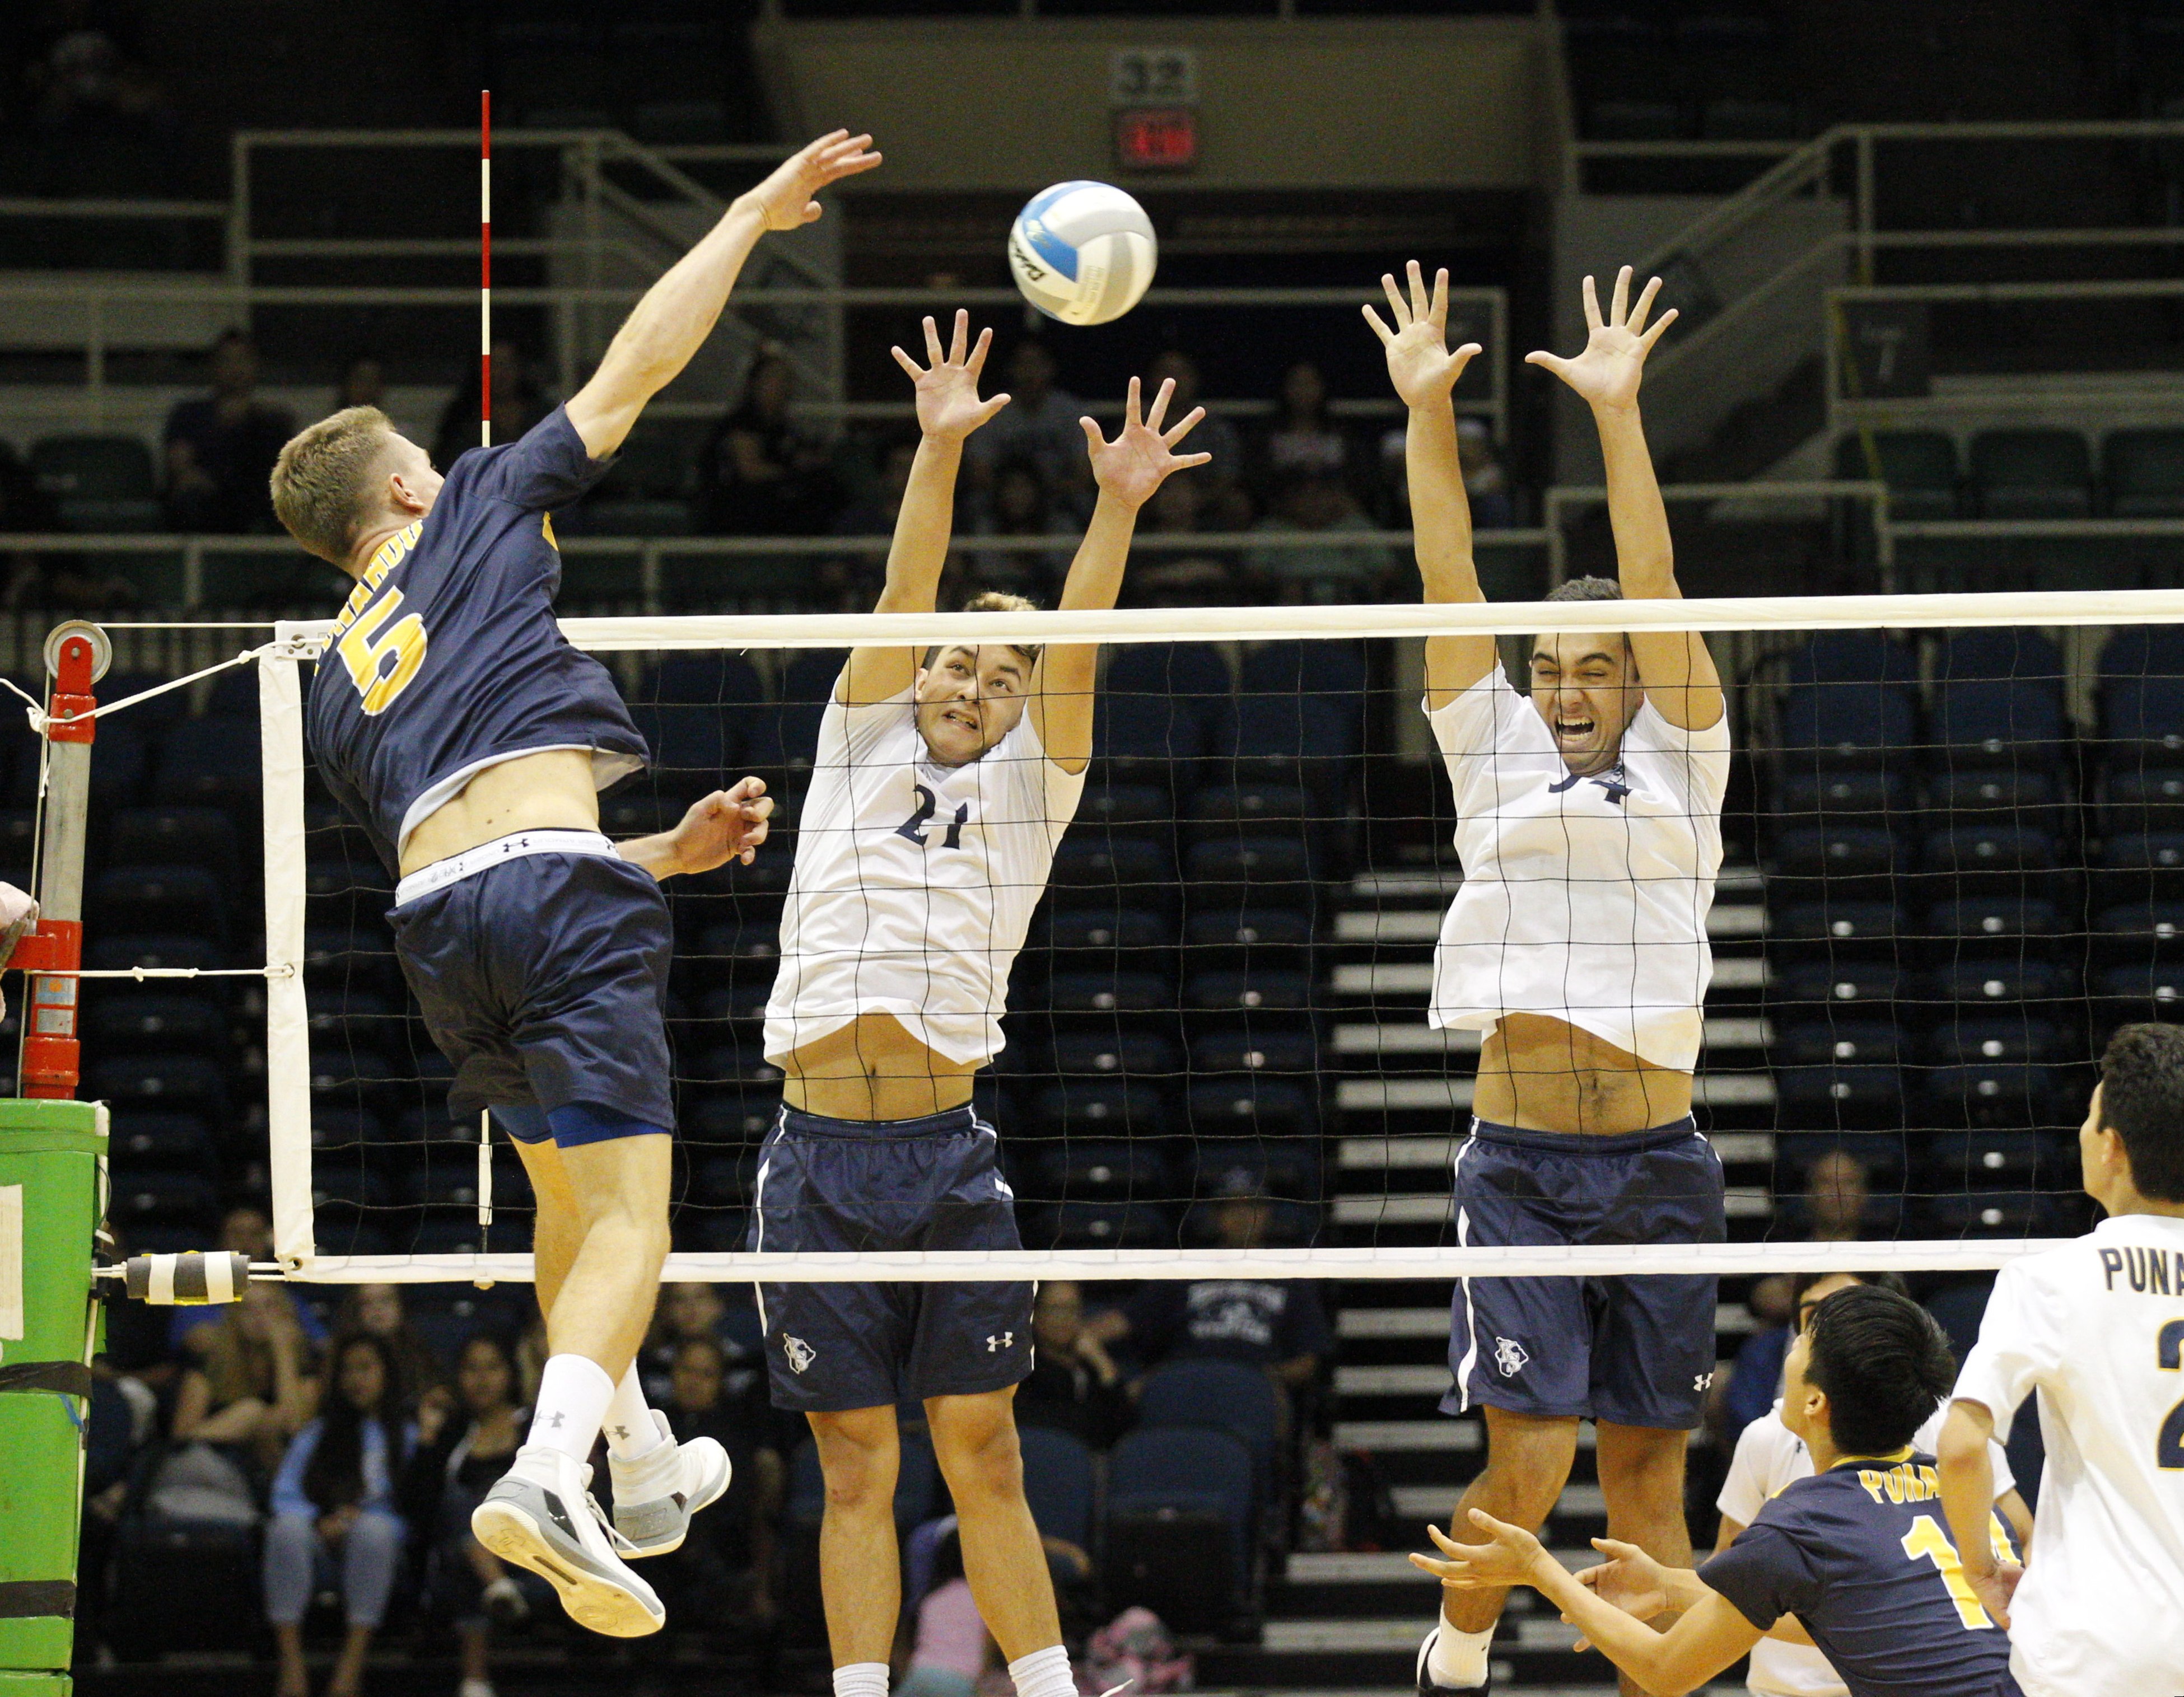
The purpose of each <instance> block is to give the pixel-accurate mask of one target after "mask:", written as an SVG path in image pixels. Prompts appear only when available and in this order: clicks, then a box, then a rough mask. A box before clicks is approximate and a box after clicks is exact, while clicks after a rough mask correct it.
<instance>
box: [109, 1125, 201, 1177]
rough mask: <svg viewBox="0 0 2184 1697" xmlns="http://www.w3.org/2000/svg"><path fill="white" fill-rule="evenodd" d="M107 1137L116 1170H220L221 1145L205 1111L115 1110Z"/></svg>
mask: <svg viewBox="0 0 2184 1697" xmlns="http://www.w3.org/2000/svg"><path fill="white" fill-rule="evenodd" d="M107 1137H108V1139H109V1141H108V1145H107V1147H108V1148H109V1150H110V1151H111V1152H112V1155H113V1160H114V1171H117V1172H133V1171H138V1170H140V1169H145V1168H151V1167H165V1168H168V1169H170V1170H176V1169H179V1170H181V1171H196V1172H216V1171H218V1170H219V1166H220V1155H219V1148H218V1145H217V1144H216V1143H214V1139H213V1135H212V1129H211V1127H210V1124H209V1122H208V1121H207V1120H206V1119H205V1116H203V1115H202V1114H170V1113H167V1112H164V1111H161V1110H151V1111H146V1110H137V1109H131V1110H115V1112H114V1116H113V1118H112V1120H111V1121H110V1122H109V1128H108V1132H107Z"/></svg>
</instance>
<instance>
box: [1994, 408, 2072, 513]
mask: <svg viewBox="0 0 2184 1697" xmlns="http://www.w3.org/2000/svg"><path fill="white" fill-rule="evenodd" d="M1970 462H1971V482H1972V487H1973V490H1974V492H1975V497H1976V499H1977V501H1978V504H1979V512H1980V516H1981V518H1986V519H2082V518H2084V517H2086V516H2087V515H2089V514H2090V513H2091V512H2092V508H2093V494H2092V481H2093V480H2092V454H2091V453H2090V452H2089V451H2088V449H2087V446H2086V439H2085V437H2082V436H2081V435H2079V434H2078V432H2077V431H2070V430H1989V431H1980V432H1979V434H1978V435H1976V436H1975V437H1973V438H1972V441H1971V453H1970Z"/></svg>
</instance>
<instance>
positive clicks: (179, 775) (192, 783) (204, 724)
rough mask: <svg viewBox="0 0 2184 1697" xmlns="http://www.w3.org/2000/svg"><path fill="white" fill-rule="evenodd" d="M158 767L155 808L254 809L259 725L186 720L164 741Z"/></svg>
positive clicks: (227, 719) (240, 720) (226, 718)
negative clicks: (161, 805)
mask: <svg viewBox="0 0 2184 1697" xmlns="http://www.w3.org/2000/svg"><path fill="white" fill-rule="evenodd" d="M102 740H103V739H102ZM102 754H103V751H102ZM156 765H157V775H156V776H155V777H154V778H153V783H152V795H151V799H152V800H153V801H154V802H166V803H173V804H179V805H183V806H191V807H200V806H202V807H241V808H249V809H255V808H256V807H257V806H258V793H259V758H258V721H257V719H256V718H255V717H249V718H245V717H242V716H240V715H233V716H231V715H221V716H220V717H219V718H213V717H210V716H208V717H206V718H203V719H186V720H184V721H182V722H181V724H180V725H177V726H175V728H174V729H173V730H172V731H170V732H168V733H167V735H166V737H164V739H163V740H162V742H161V743H160V746H159V757H158V760H157V763H156ZM95 766H96V762H94V767H95Z"/></svg>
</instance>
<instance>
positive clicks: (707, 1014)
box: [697, 978, 772, 1022]
mask: <svg viewBox="0 0 2184 1697" xmlns="http://www.w3.org/2000/svg"><path fill="white" fill-rule="evenodd" d="M771 993H772V985H770V984H767V983H763V982H755V981H754V980H751V979H749V978H742V979H738V980H737V981H736V982H733V983H730V984H727V985H725V986H723V987H721V988H717V989H713V990H709V991H707V992H706V993H705V995H703V996H702V997H700V998H699V1002H698V1014H697V1016H698V1018H699V1020H700V1021H708V1022H710V1021H721V1020H729V1021H734V1020H748V1021H754V1022H755V1021H759V1020H762V1019H764V1018H765V1017H766V1001H767V999H768V997H769V995H770V994H771Z"/></svg>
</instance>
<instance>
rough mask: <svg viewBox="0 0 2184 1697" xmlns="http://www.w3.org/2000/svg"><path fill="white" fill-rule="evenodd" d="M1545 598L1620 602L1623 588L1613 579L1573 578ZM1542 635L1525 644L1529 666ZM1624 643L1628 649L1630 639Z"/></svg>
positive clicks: (1538, 633) (1548, 593)
mask: <svg viewBox="0 0 2184 1697" xmlns="http://www.w3.org/2000/svg"><path fill="white" fill-rule="evenodd" d="M1545 598H1546V600H1549V601H1620V600H1621V599H1623V586H1622V585H1621V584H1619V583H1618V582H1617V581H1615V580H1614V579H1613V578H1612V577H1573V578H1571V579H1569V580H1568V581H1567V582H1563V583H1557V585H1556V586H1555V587H1553V588H1552V589H1550V590H1549V591H1548V592H1547V593H1546V597H1545ZM1542 634H1544V633H1543V632H1534V633H1533V635H1532V638H1531V640H1530V641H1529V642H1528V643H1525V644H1524V654H1525V656H1526V664H1527V665H1529V664H1530V655H1531V653H1532V651H1533V650H1534V649H1535V648H1538V647H1539V645H1540V637H1541V635H1542ZM1623 642H1624V646H1625V647H1626V648H1627V647H1628V646H1630V637H1624V639H1623Z"/></svg>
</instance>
